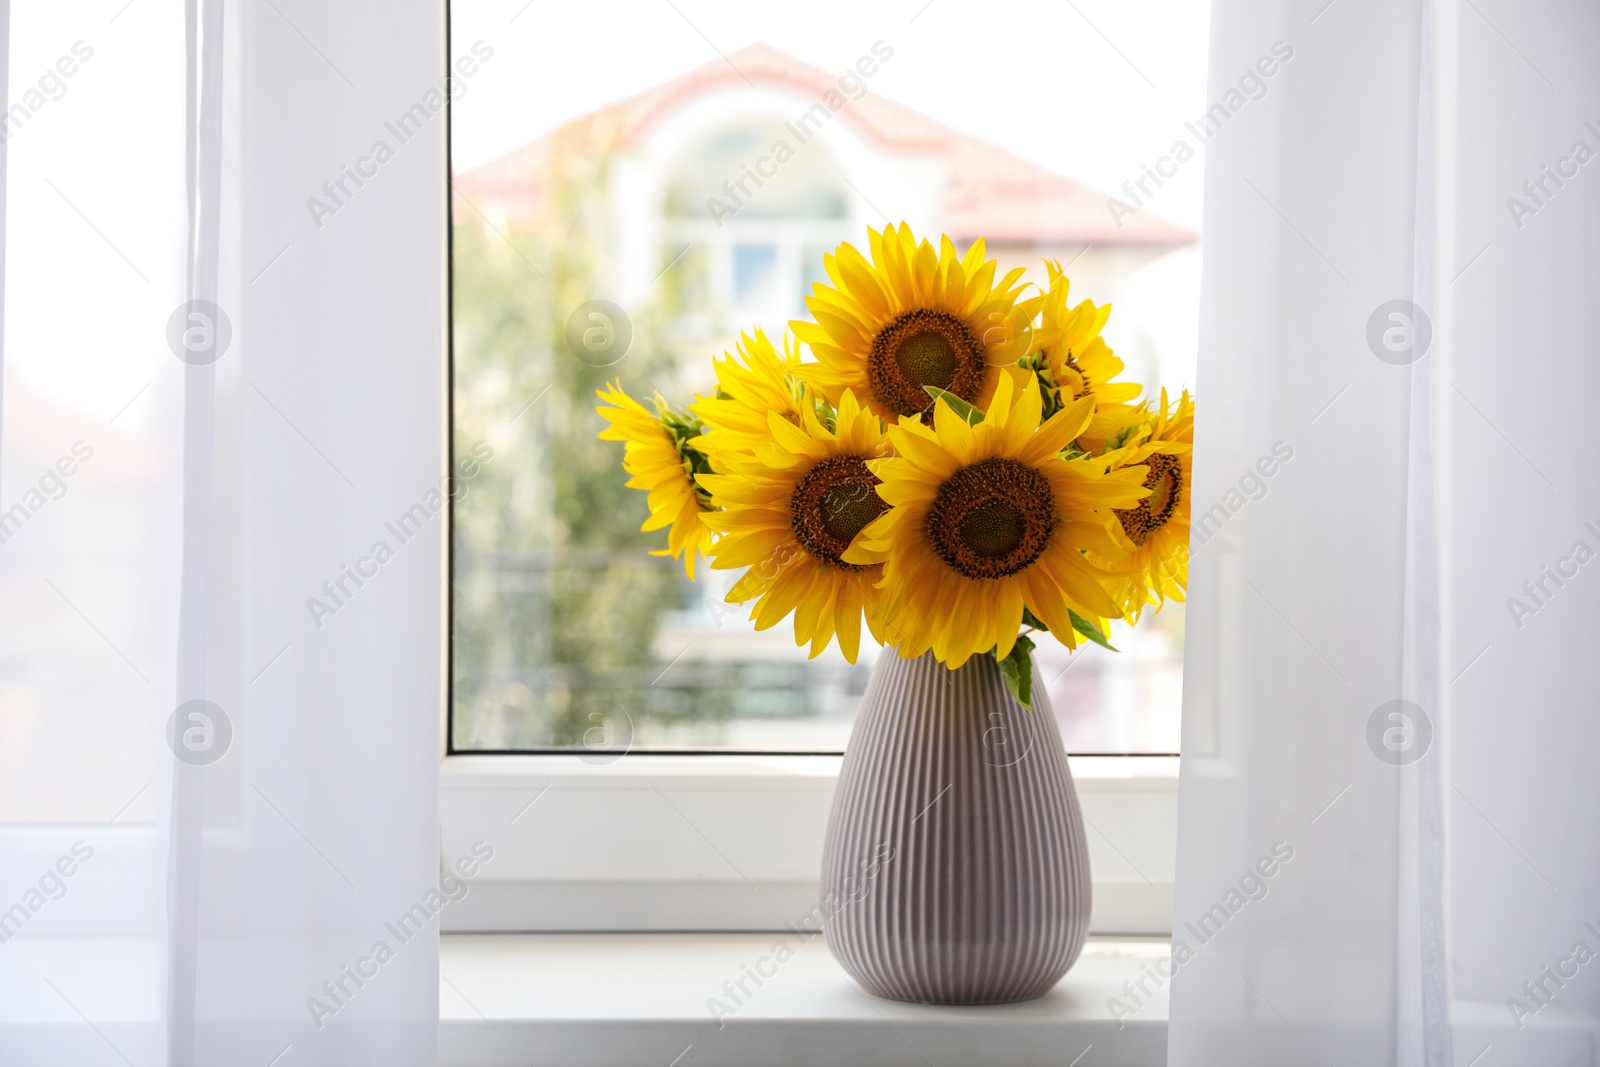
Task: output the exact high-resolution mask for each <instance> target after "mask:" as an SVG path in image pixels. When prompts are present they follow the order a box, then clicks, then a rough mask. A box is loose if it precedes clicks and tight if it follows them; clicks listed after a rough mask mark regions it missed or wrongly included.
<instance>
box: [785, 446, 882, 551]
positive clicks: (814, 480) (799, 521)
mask: <svg viewBox="0 0 1600 1067" xmlns="http://www.w3.org/2000/svg"><path fill="white" fill-rule="evenodd" d="M877 485H878V478H877V476H876V475H874V474H873V473H872V472H871V471H870V470H868V469H867V464H866V461H865V460H864V459H862V458H861V457H860V456H829V457H828V458H827V459H824V460H822V461H821V462H819V463H818V464H817V465H816V466H814V467H812V468H811V469H810V470H809V471H807V472H806V473H805V476H804V477H803V478H801V479H800V481H799V483H798V484H797V485H795V487H794V492H793V493H792V494H791V495H790V497H789V528H790V529H792V530H793V531H794V536H795V540H797V541H799V542H800V544H801V545H802V546H803V547H804V548H805V550H806V551H807V552H810V553H811V554H812V555H813V556H815V557H816V558H817V559H819V560H822V561H823V562H824V563H831V564H832V565H834V566H835V567H845V568H848V569H855V568H854V565H853V564H849V563H845V562H844V561H843V560H842V559H841V558H840V557H842V556H843V555H844V550H845V549H847V548H849V547H850V541H851V539H852V538H854V537H855V535H856V534H858V533H860V532H861V531H862V530H864V529H866V527H867V524H868V523H870V522H872V520H873V519H876V518H877V517H878V516H879V515H882V514H883V513H884V512H885V511H888V510H889V505H888V504H885V503H884V502H883V499H882V498H881V497H879V496H878V492H877Z"/></svg>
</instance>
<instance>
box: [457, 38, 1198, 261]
mask: <svg viewBox="0 0 1600 1067" xmlns="http://www.w3.org/2000/svg"><path fill="white" fill-rule="evenodd" d="M837 79H838V76H837V75H835V74H830V73H828V72H827V71H824V70H821V69H819V68H817V67H813V66H811V65H810V64H809V63H804V62H802V61H800V60H798V59H795V58H794V57H793V56H790V55H787V54H785V53H783V52H780V51H778V50H777V49H775V48H772V47H771V46H769V45H765V44H753V45H749V46H748V47H745V48H743V49H740V50H739V51H738V52H735V53H734V54H733V55H732V56H730V57H729V58H728V60H727V61H725V62H724V61H721V60H718V61H717V62H714V63H708V64H707V65H705V66H703V67H700V68H698V69H696V70H693V71H690V72H689V73H687V74H684V75H682V76H681V77H678V78H674V79H672V80H671V81H668V82H664V83H662V84H661V85H658V86H656V87H654V88H652V89H647V90H645V91H644V92H642V93H639V94H637V95H635V96H633V97H630V98H629V99H627V100H624V101H622V102H621V103H618V104H613V105H611V106H609V107H606V108H602V109H601V110H599V111H596V112H593V113H591V114H589V115H586V116H584V117H582V118H579V119H576V120H574V121H572V122H570V123H568V124H567V125H565V126H563V127H562V128H561V129H560V130H558V131H557V132H556V133H555V134H553V135H550V136H547V137H544V138H541V139H540V140H538V141H535V142H533V143H532V144H528V145H525V146H523V147H522V148H519V149H516V150H515V151H512V152H509V153H507V154H506V155H504V156H501V157H500V158H499V159H496V160H493V161H491V162H489V163H486V164H484V165H482V166H480V167H477V168H475V169H473V170H471V171H468V172H466V173H465V174H462V175H459V176H458V177H457V178H456V179H455V186H456V190H457V194H458V195H457V203H456V210H457V216H458V217H462V213H463V212H466V213H469V214H470V213H471V212H472V211H473V210H474V206H481V205H482V204H483V203H484V202H485V201H495V202H498V203H499V204H500V205H501V206H502V207H503V208H504V210H506V211H507V213H509V214H511V215H513V216H522V217H526V216H530V215H534V214H536V213H537V211H538V206H539V203H540V201H541V200H542V197H543V185H544V179H545V168H546V165H547V163H548V161H549V159H550V155H551V150H552V146H553V144H554V143H555V142H556V141H557V140H560V141H566V142H568V144H569V146H570V147H571V148H575V149H580V148H582V147H584V146H586V145H588V146H593V147H594V148H599V147H601V146H603V145H605V144H608V143H609V144H613V145H616V146H618V147H621V148H626V147H629V146H631V145H635V144H637V143H638V142H639V141H640V140H641V139H643V138H644V137H645V136H646V135H647V134H648V133H649V132H650V130H651V129H653V128H654V126H655V125H656V124H657V123H658V122H660V121H661V120H662V119H663V118H665V117H666V116H667V115H668V114H670V113H671V112H672V111H674V110H675V109H677V108H678V107H679V106H681V105H683V104H684V103H686V102H687V101H689V100H690V99H692V98H693V97H695V96H697V95H699V94H701V93H705V92H711V91H714V90H718V89H737V88H740V87H743V86H745V85H747V84H754V85H758V86H767V87H772V88H778V89H787V90H790V91H792V92H794V93H796V94H797V95H800V96H802V97H805V98H807V99H811V100H821V99H822V97H823V95H824V94H825V93H827V92H828V91H829V90H830V89H833V90H837ZM838 114H839V116H840V117H841V118H843V119H845V120H846V121H849V122H851V123H852V124H853V125H854V126H855V127H856V128H857V130H859V131H860V133H861V135H862V136H863V137H864V138H866V139H867V140H868V141H870V142H871V143H873V144H875V145H877V146H878V147H879V148H880V149H882V150H883V151H884V152H885V153H888V154H890V155H894V154H915V155H923V156H935V157H939V158H942V159H944V160H946V161H947V162H948V165H949V167H950V171H949V184H948V186H947V188H946V190H945V205H944V219H943V220H942V223H941V229H943V230H944V232H946V233H948V234H950V235H951V236H952V237H954V238H957V239H972V238H975V237H980V236H982V237H986V238H988V239H989V240H990V241H991V242H996V243H1022V244H1078V243H1092V244H1101V245H1106V244H1172V245H1181V244H1188V243H1190V242H1193V241H1195V240H1198V237H1199V235H1198V234H1196V233H1194V232H1193V231H1190V230H1187V229H1184V228H1183V227H1181V226H1177V225H1175V224H1173V223H1171V222H1168V221H1167V220H1165V219H1163V218H1160V217H1158V216H1156V215H1154V214H1152V213H1151V212H1149V211H1140V212H1139V213H1137V214H1135V215H1130V216H1125V217H1124V218H1123V220H1122V223H1123V224H1122V228H1121V229H1118V228H1117V226H1116V224H1115V223H1114V222H1113V221H1112V219H1111V217H1110V215H1109V214H1108V213H1107V211H1106V199H1107V198H1106V195H1105V194H1104V193H1100V192H1097V191H1095V190H1094V189H1091V188H1089V187H1088V186H1086V185H1083V184H1081V183H1079V182H1075V181H1072V180H1071V179H1070V178H1063V177H1061V176H1060V175H1058V174H1053V173H1051V172H1050V171H1048V170H1045V169H1044V168H1043V167H1040V166H1038V165H1036V164H1033V163H1029V162H1028V161H1027V160H1024V159H1021V158H1019V157H1018V156H1015V155H1013V154H1012V153H1010V152H1007V151H1006V150H1005V149H1003V148H998V147H996V146H994V145H991V144H988V143H987V142H985V141H982V140H980V139H979V138H976V137H973V136H970V135H968V134H965V133H962V132H961V131H959V130H956V129H953V128H952V127H949V126H946V125H944V124H943V123H941V122H938V121H936V120H934V119H931V118H929V117H927V116H926V115H923V114H920V113H919V112H916V111H913V110H911V109H910V108H908V107H904V106H902V105H900V104H896V103H894V102H893V101H891V100H887V99H885V98H884V97H883V96H882V95H881V94H877V93H872V92H868V93H867V95H865V96H863V97H862V98H860V99H859V100H853V101H851V102H850V103H849V104H848V105H847V106H846V107H845V108H844V109H843V110H841V111H840V112H838ZM463 197H464V198H465V199H466V200H467V201H468V202H469V203H468V205H463V204H462V203H461V200H462V198H463Z"/></svg>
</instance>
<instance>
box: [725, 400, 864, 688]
mask: <svg viewBox="0 0 1600 1067" xmlns="http://www.w3.org/2000/svg"><path fill="white" fill-rule="evenodd" d="M767 427H768V434H769V437H770V439H771V440H770V444H769V445H767V446H766V447H765V448H762V449H760V450H759V451H758V452H757V453H756V454H755V457H754V458H755V459H756V460H757V462H756V463H754V464H744V465H741V467H740V468H739V472H738V473H736V474H701V475H700V476H699V478H698V481H699V483H700V484H701V485H702V486H704V487H705V488H706V489H709V490H710V491H711V499H712V502H713V504H714V506H716V507H718V508H719V509H721V510H719V511H716V512H714V513H713V514H710V515H707V516H706V517H705V521H706V523H707V524H708V525H710V526H711V527H712V528H713V529H715V530H717V531H718V532H719V533H720V534H721V537H720V538H719V539H718V541H717V545H716V548H715V549H714V550H713V556H712V562H711V565H712V566H713V567H715V568H718V569H727V568H732V567H749V568H750V569H749V570H748V571H746V572H745V574H744V576H743V577H741V578H740V579H739V581H738V582H737V583H735V584H734V587H733V588H732V589H731V590H730V591H729V592H728V598H727V599H728V602H729V603H733V604H742V603H745V602H746V601H749V600H755V601H756V603H755V606H754V607H753V608H752V609H751V612H750V618H751V619H752V620H753V621H754V622H755V624H756V629H758V630H765V629H767V628H768V627H770V626H773V625H775V624H777V623H778V622H780V621H782V620H783V619H784V618H785V617H786V616H787V615H788V614H789V613H790V612H791V611H792V612H794V636H795V643H796V644H798V645H804V644H806V643H807V642H810V644H811V655H812V656H813V657H815V656H817V655H818V654H819V653H821V652H822V650H823V649H825V648H827V647H828V643H829V641H831V640H832V639H833V638H834V636H835V635H837V636H838V639H839V651H840V652H842V653H844V658H845V659H847V660H849V661H850V662H851V663H854V662H855V661H856V653H857V651H858V649H859V647H860V643H861V613H862V611H863V609H865V610H866V612H867V625H868V627H869V628H870V629H871V631H872V635H873V637H874V639H877V640H879V641H880V643H881V640H882V639H881V638H880V637H879V636H878V629H877V619H878V607H877V603H878V599H879V593H878V590H877V588H876V583H877V581H878V579H879V578H880V576H881V572H882V568H881V567H879V566H877V565H875V564H874V565H868V566H860V565H857V564H853V563H846V562H845V561H844V559H843V556H844V553H845V550H846V549H847V548H849V547H850V542H851V540H852V539H853V538H854V537H855V535H856V534H857V533H858V532H859V531H860V530H861V529H862V528H863V527H865V526H866V525H867V524H868V523H870V522H871V521H872V520H874V519H876V518H877V517H878V516H879V515H881V514H882V513H883V512H884V511H886V510H887V509H888V505H887V504H885V503H884V502H883V501H882V500H880V499H879V498H878V495H877V493H876V492H874V490H875V488H876V487H877V484H878V479H877V476H876V475H874V474H873V473H872V471H871V470H870V469H869V468H868V466H867V463H868V461H870V460H874V459H877V458H878V457H880V456H883V455H885V454H886V453H887V452H888V448H887V446H886V445H885V444H884V439H883V428H882V425H881V423H880V422H879V421H878V417H877V416H876V415H874V414H873V413H872V412H870V411H867V410H865V409H863V408H862V407H861V405H860V404H859V403H858V402H857V400H856V397H855V394H854V393H852V392H850V391H849V390H846V391H845V393H844V395H843V396H842V397H841V398H840V400H839V410H838V415H837V417H836V419H835V420H834V428H833V429H830V428H829V427H828V426H827V425H825V424H824V423H823V422H822V421H821V420H820V419H819V418H818V417H817V413H816V411H815V410H814V409H812V408H807V409H806V410H804V411H803V412H802V416H801V419H800V424H799V425H798V426H797V425H795V424H794V423H792V422H790V421H789V420H787V419H785V418H783V417H782V416H781V415H779V414H778V413H777V412H773V413H771V414H770V415H769V416H768V418H767Z"/></svg>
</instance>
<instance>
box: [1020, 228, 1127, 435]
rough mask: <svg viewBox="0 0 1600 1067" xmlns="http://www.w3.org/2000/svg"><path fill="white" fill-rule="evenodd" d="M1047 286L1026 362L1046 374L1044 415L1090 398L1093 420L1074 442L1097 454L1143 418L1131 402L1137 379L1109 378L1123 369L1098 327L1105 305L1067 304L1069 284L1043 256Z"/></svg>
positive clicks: (1104, 316)
mask: <svg viewBox="0 0 1600 1067" xmlns="http://www.w3.org/2000/svg"><path fill="white" fill-rule="evenodd" d="M1045 270H1046V271H1047V272H1048V273H1049V277H1050V288H1049V290H1048V291H1047V292H1046V293H1045V295H1044V300H1043V303H1042V306H1041V308H1040V310H1041V312H1042V314H1041V319H1040V321H1041V328H1040V335H1041V337H1042V339H1043V343H1042V345H1041V350H1040V353H1039V355H1038V356H1036V357H1034V358H1033V360H1032V361H1031V362H1032V363H1033V364H1034V366H1035V369H1037V370H1039V371H1041V372H1043V373H1044V374H1045V375H1047V378H1046V381H1045V382H1044V385H1045V388H1046V393H1045V413H1046V415H1049V414H1050V413H1052V412H1054V411H1056V410H1058V409H1060V408H1062V407H1064V406H1066V405H1067V404H1069V403H1071V402H1072V401H1074V400H1078V399H1080V398H1082V397H1086V396H1092V397H1094V402H1095V410H1094V418H1093V419H1092V420H1091V421H1090V423H1089V427H1088V429H1086V430H1085V431H1084V432H1083V434H1081V435H1080V438H1079V441H1078V444H1079V446H1080V447H1082V448H1083V449H1085V450H1086V451H1089V452H1099V451H1101V450H1102V449H1103V448H1104V447H1105V446H1106V443H1107V441H1108V440H1115V439H1116V438H1117V437H1118V436H1119V435H1125V434H1126V433H1127V431H1128V430H1129V429H1130V428H1132V427H1135V426H1138V425H1139V424H1140V423H1141V422H1143V421H1144V418H1145V412H1144V410H1143V409H1142V408H1141V407H1140V406H1139V405H1138V404H1136V403H1135V401H1136V400H1137V399H1138V397H1139V393H1140V386H1139V383H1137V382H1119V381H1114V380H1113V379H1115V378H1116V376H1117V375H1119V374H1121V373H1122V371H1123V363H1122V360H1120V359H1118V358H1117V357H1116V355H1115V354H1114V353H1112V351H1111V346H1109V345H1107V344H1106V342H1105V338H1103V337H1101V336H1100V331H1101V330H1103V329H1105V325H1106V320H1107V319H1109V318H1110V317H1111V305H1110V304H1101V305H1099V306H1098V307H1096V306H1095V303H1094V301H1092V300H1085V301H1083V302H1082V303H1080V304H1079V305H1078V306H1077V307H1068V306H1067V293H1068V291H1069V289H1070V288H1071V285H1072V283H1071V282H1070V281H1069V280H1068V279H1067V276H1066V274H1065V273H1064V272H1063V271H1062V270H1061V265H1060V264H1059V263H1057V262H1055V261H1054V260H1045Z"/></svg>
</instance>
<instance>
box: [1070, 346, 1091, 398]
mask: <svg viewBox="0 0 1600 1067" xmlns="http://www.w3.org/2000/svg"><path fill="white" fill-rule="evenodd" d="M1067 366H1069V367H1071V368H1072V369H1073V371H1074V372H1076V373H1077V375H1078V377H1079V378H1081V379H1083V388H1082V389H1080V390H1078V391H1077V392H1076V393H1074V394H1073V396H1072V399H1074V400H1081V399H1083V398H1084V397H1086V396H1088V395H1089V394H1090V393H1092V392H1094V382H1092V381H1090V380H1089V373H1088V372H1087V371H1085V370H1084V369H1083V368H1082V367H1080V366H1079V365H1078V357H1077V356H1074V355H1073V354H1072V353H1071V352H1068V353H1067Z"/></svg>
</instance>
